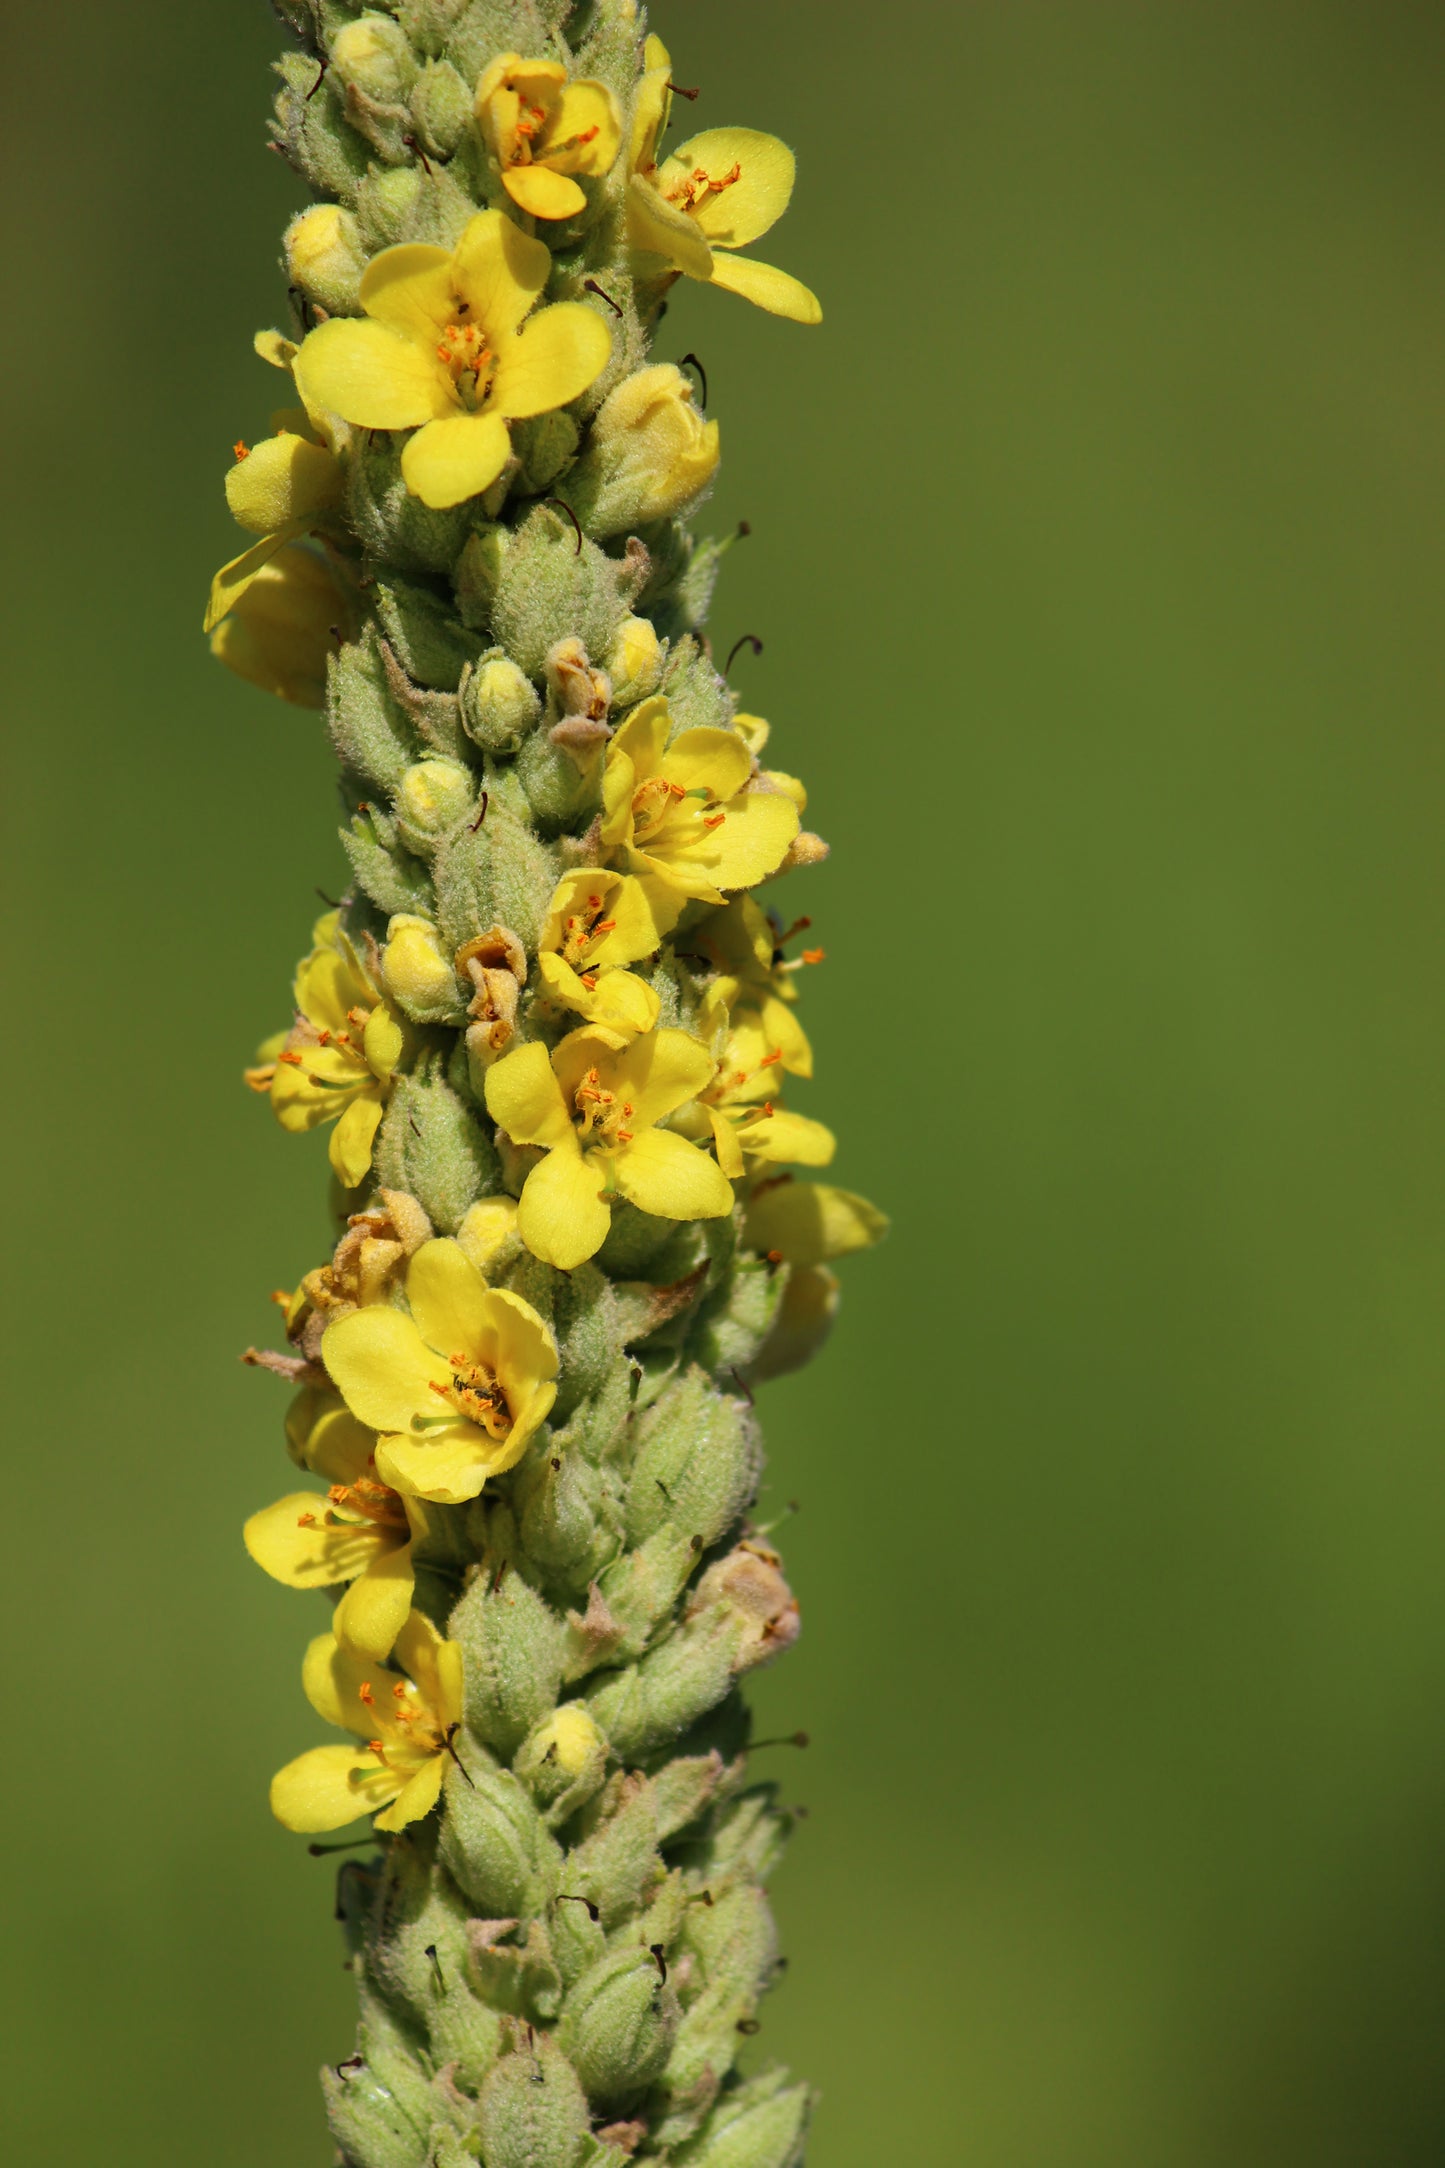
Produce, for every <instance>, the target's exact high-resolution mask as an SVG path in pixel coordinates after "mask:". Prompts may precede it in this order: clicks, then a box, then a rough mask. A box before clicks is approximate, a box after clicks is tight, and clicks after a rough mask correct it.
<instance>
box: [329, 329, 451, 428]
mask: <svg viewBox="0 0 1445 2168" xmlns="http://www.w3.org/2000/svg"><path fill="white" fill-rule="evenodd" d="M296 385H297V389H298V390H299V391H300V393H301V396H302V398H303V399H304V400H305V402H306V404H307V406H308V407H318V408H319V407H330V408H332V409H333V410H334V411H335V412H336V413H337V414H339V415H340V416H341V418H342V420H343V421H348V422H354V423H355V424H356V426H357V428H358V429H414V428H416V426H417V425H418V424H419V423H421V422H429V421H432V420H433V419H435V417H436V416H438V415H441V414H451V413H453V412H455V402H454V400H453V398H452V392H451V380H450V378H449V377H448V376H447V375H446V372H445V371H444V370H443V368H442V366H441V363H440V362H439V361H438V360H437V358H436V355H435V354H434V353H432V352H430V351H428V350H426V349H424V348H422V347H420V346H414V345H413V344H412V342H411V341H410V340H409V339H405V338H403V337H402V336H401V334H400V333H399V332H396V331H392V330H391V329H390V328H389V327H388V326H387V325H386V324H375V323H372V322H371V321H370V319H369V318H366V317H357V316H333V317H332V318H331V319H330V320H329V321H328V322H327V323H324V324H318V325H317V327H316V329H315V330H314V331H313V332H310V333H309V334H308V335H307V337H306V339H305V341H304V342H303V344H302V347H301V350H300V352H299V353H298V354H297V356H296Z"/></svg>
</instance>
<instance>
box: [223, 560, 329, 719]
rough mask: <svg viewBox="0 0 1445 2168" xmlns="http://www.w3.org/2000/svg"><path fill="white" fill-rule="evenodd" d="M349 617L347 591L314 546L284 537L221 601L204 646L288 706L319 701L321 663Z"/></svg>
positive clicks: (319, 704)
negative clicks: (224, 602) (225, 605)
mask: <svg viewBox="0 0 1445 2168" xmlns="http://www.w3.org/2000/svg"><path fill="white" fill-rule="evenodd" d="M228 569H232V568H228ZM218 577H221V575H218ZM228 592H229V590H228ZM353 616H354V610H353V605H352V602H351V599H350V597H349V596H348V595H347V593H346V591H345V589H344V588H343V587H342V585H341V582H340V580H339V579H338V578H337V576H336V574H335V572H334V571H333V570H332V568H331V565H330V564H329V563H328V561H327V559H326V558H325V557H323V556H322V555H321V553H320V551H319V550H314V549H309V548H307V547H306V545H305V544H304V543H296V542H292V543H287V544H285V545H284V546H283V547H282V548H281V549H279V550H277V551H276V553H275V554H274V556H272V557H270V558H268V559H267V561H266V562H265V563H264V564H262V565H259V566H257V568H256V569H255V571H254V572H253V573H252V575H251V577H250V578H249V579H248V580H247V581H246V582H245V584H244V585H243V586H242V587H241V588H240V590H239V592H236V593H235V594H234V596H233V597H232V599H231V600H230V601H229V603H228V608H227V614H226V615H224V616H223V617H222V618H221V619H220V620H219V621H218V622H217V623H216V624H215V625H214V626H213V627H212V631H211V653H212V654H213V655H214V656H216V657H217V658H218V660H219V661H221V662H223V663H224V664H225V665H226V667H227V669H228V670H234V671H235V673H236V675H237V677H242V678H245V680H246V682H247V684H249V685H259V686H260V688H261V690H262V692H266V693H275V694H276V695H277V697H278V698H279V699H281V700H289V701H290V702H291V704H292V706H293V707H298V708H320V707H324V706H325V705H326V665H327V662H328V661H329V659H330V657H331V656H332V655H334V654H335V652H336V644H337V638H338V635H339V636H340V637H341V638H343V639H344V638H345V637H346V635H347V633H348V632H349V631H350V629H351V624H352V620H353Z"/></svg>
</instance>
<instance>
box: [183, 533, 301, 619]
mask: <svg viewBox="0 0 1445 2168" xmlns="http://www.w3.org/2000/svg"><path fill="white" fill-rule="evenodd" d="M309 524H310V523H309V521H307V520H304V519H293V520H288V521H287V523H286V525H285V526H284V527H278V528H277V529H276V532H275V533H274V534H269V535H267V536H266V538H265V540H264V541H262V542H254V543H252V545H251V547H250V549H248V550H243V551H242V553H241V555H240V556H239V557H233V558H232V559H231V562H230V563H229V564H228V565H222V567H221V569H220V571H219V572H218V573H217V574H216V577H215V578H214V579H213V580H212V582H211V594H210V600H209V602H208V604H207V606H206V614H205V618H204V619H203V621H202V624H201V630H202V632H214V630H215V628H216V627H217V625H219V624H220V622H221V619H222V618H223V617H224V616H225V615H226V614H227V612H228V611H230V610H234V609H235V607H236V604H237V603H238V602H239V601H240V599H241V597H242V595H244V594H245V592H246V590H247V588H248V587H249V586H250V585H251V582H252V581H253V580H254V579H256V578H257V577H258V576H259V575H260V574H261V573H262V572H264V571H265V569H266V567H267V565H269V564H270V562H271V559H272V558H273V557H275V556H276V555H277V554H278V552H279V551H281V550H283V549H284V548H285V547H286V545H287V543H288V542H294V541H295V540H296V538H297V536H298V535H302V534H305V533H306V531H307V528H308V526H309Z"/></svg>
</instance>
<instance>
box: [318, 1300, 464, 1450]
mask: <svg viewBox="0 0 1445 2168" xmlns="http://www.w3.org/2000/svg"><path fill="white" fill-rule="evenodd" d="M443 1352H444V1353H449V1352H450V1350H444V1351H443ZM321 1359H322V1361H323V1362H324V1363H325V1365H326V1367H327V1369H328V1370H329V1371H330V1373H331V1376H332V1377H333V1379H334V1380H335V1382H336V1384H337V1386H338V1388H339V1389H340V1391H341V1392H342V1393H343V1394H344V1395H345V1398H346V1403H347V1405H348V1407H349V1408H350V1409H351V1411H352V1413H353V1414H355V1415H359V1416H360V1418H361V1420H362V1421H363V1422H364V1423H369V1424H370V1425H371V1428H372V1429H373V1430H406V1431H409V1430H410V1429H411V1419H412V1417H413V1416H414V1415H434V1414H436V1413H437V1412H438V1411H439V1410H440V1408H441V1407H442V1405H443V1404H442V1402H441V1401H440V1400H439V1399H438V1398H437V1396H436V1394H435V1393H434V1392H433V1391H432V1390H431V1381H432V1379H433V1378H437V1377H439V1376H440V1366H439V1364H438V1362H437V1358H436V1356H435V1354H434V1353H433V1352H432V1350H431V1349H430V1348H429V1347H428V1346H427V1344H426V1342H425V1340H423V1338H422V1336H421V1334H420V1333H419V1332H418V1330H417V1328H416V1326H415V1325H414V1324H413V1322H412V1320H411V1319H410V1318H409V1317H404V1316H403V1315H402V1313H401V1311H400V1310H393V1309H392V1308H390V1306H389V1305H387V1304H384V1303H375V1304H373V1305H371V1306H370V1307H368V1308H367V1309H365V1310H353V1311H352V1313H351V1315H350V1316H349V1317H341V1318H338V1319H337V1321H336V1323H335V1324H334V1325H328V1326H327V1328H326V1332H325V1334H324V1336H323V1338H322V1342H321ZM468 1427H469V1428H470V1427H471V1426H470V1425H469V1426H468Z"/></svg>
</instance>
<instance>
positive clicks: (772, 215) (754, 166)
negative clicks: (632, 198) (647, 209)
mask: <svg viewBox="0 0 1445 2168" xmlns="http://www.w3.org/2000/svg"><path fill="white" fill-rule="evenodd" d="M796 170H797V161H796V159H795V158H794V157H793V154H792V152H791V151H790V150H789V149H788V146H787V144H786V143H780V142H779V141H778V138H777V137H776V136H774V135H764V134H763V132H762V130H761V129H758V128H706V129H704V130H703V132H702V134H701V135H695V136H690V137H689V138H688V140H687V142H686V143H679V144H678V146H677V149H676V150H675V151H673V152H672V153H671V154H670V155H669V157H668V159H667V161H666V163H665V164H664V165H663V167H662V169H661V172H660V173H659V175H658V185H659V187H660V188H661V189H662V190H664V191H666V189H667V187H668V184H669V183H670V182H672V181H674V180H678V179H681V178H682V177H683V176H684V175H689V176H690V175H692V174H694V173H697V172H699V171H701V172H703V173H706V174H707V175H708V177H709V179H710V180H713V181H720V180H722V179H723V178H724V177H725V176H726V175H727V174H730V173H732V172H734V171H736V173H737V176H738V177H737V179H736V180H735V181H733V182H732V183H731V184H730V185H729V186H728V187H726V188H720V189H717V190H716V191H715V192H713V193H711V194H709V195H706V196H704V197H703V199H702V201H701V202H700V203H699V204H698V205H697V207H696V209H695V210H694V211H693V213H692V215H693V217H694V218H695V219H696V220H697V223H698V225H699V226H700V227H701V229H702V231H703V233H704V234H705V235H706V236H707V239H708V240H709V241H710V242H711V243H712V245H713V247H714V248H718V247H721V248H743V247H745V246H746V244H747V243H748V242H749V241H756V240H757V238H758V236H759V234H763V233H766V232H767V230H768V228H769V226H772V225H774V224H776V222H777V220H778V219H780V218H781V217H782V215H783V213H784V211H786V209H787V208H788V201H789V198H790V197H791V195H792V193H793V177H794V174H795V172H796Z"/></svg>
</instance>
